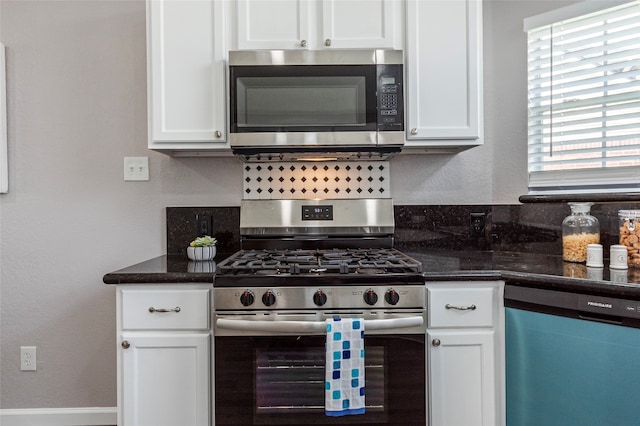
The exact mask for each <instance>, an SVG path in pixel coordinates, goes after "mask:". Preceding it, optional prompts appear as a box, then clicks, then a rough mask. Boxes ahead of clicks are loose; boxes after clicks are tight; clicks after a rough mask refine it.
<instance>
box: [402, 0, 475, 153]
mask: <svg viewBox="0 0 640 426" xmlns="http://www.w3.org/2000/svg"><path fill="white" fill-rule="evenodd" d="M406 7H407V13H406V34H407V39H406V55H405V58H406V62H405V73H406V82H405V85H406V102H407V105H406V107H407V108H406V111H407V116H406V132H407V143H406V145H405V146H406V147H461V146H473V145H478V144H481V143H482V138H483V135H482V1H481V0H456V1H451V0H429V1H424V0H408V1H407V5H406Z"/></svg>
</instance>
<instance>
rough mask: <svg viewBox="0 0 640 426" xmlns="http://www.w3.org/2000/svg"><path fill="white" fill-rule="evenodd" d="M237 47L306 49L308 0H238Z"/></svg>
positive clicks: (242, 48) (244, 48) (249, 48)
mask: <svg viewBox="0 0 640 426" xmlns="http://www.w3.org/2000/svg"><path fill="white" fill-rule="evenodd" d="M237 8H238V10H237V15H238V18H237V31H238V32H237V49H239V50H252V49H256V50H259V49H306V48H308V43H309V0H238V1H237Z"/></svg>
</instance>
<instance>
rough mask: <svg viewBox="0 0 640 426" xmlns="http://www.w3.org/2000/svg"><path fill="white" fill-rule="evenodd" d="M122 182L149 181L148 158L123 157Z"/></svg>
mask: <svg viewBox="0 0 640 426" xmlns="http://www.w3.org/2000/svg"><path fill="white" fill-rule="evenodd" d="M124 180H125V181H135V180H138V181H140V180H149V157H124Z"/></svg>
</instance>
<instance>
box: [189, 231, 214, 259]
mask: <svg viewBox="0 0 640 426" xmlns="http://www.w3.org/2000/svg"><path fill="white" fill-rule="evenodd" d="M217 242H218V241H217V240H216V239H215V238H213V237H210V236H208V235H205V236H204V237H198V238H196V239H195V240H193V241H191V243H189V247H187V257H188V258H189V259H191V260H211V259H213V258H214V257H215V255H216V243H217Z"/></svg>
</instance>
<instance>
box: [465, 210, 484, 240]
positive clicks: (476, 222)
mask: <svg viewBox="0 0 640 426" xmlns="http://www.w3.org/2000/svg"><path fill="white" fill-rule="evenodd" d="M484 219H485V216H484V213H471V219H470V221H469V236H470V237H482V236H483V235H484V225H485V223H484Z"/></svg>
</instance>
